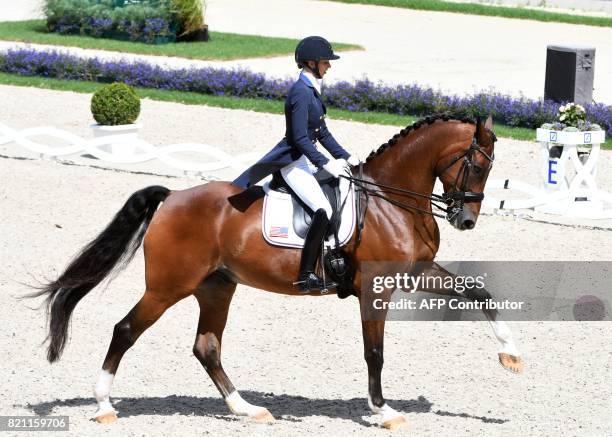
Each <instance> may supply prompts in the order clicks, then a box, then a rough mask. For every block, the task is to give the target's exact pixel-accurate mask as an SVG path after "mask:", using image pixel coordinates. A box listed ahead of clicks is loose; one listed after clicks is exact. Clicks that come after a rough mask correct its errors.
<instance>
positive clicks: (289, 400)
mask: <svg viewBox="0 0 612 437" xmlns="http://www.w3.org/2000/svg"><path fill="white" fill-rule="evenodd" d="M240 394H241V395H242V397H243V398H244V399H245V400H247V401H248V402H250V403H252V404H255V405H260V406H262V407H266V408H268V409H269V410H270V412H271V413H272V414H273V415H274V417H276V418H277V420H286V421H293V422H300V421H301V419H300V418H302V417H308V416H324V417H329V418H332V419H336V418H340V419H348V420H352V421H353V422H356V423H359V424H360V425H363V426H372V425H371V424H370V423H369V422H367V421H365V420H363V418H362V416H367V415H369V414H370V410H369V408H368V405H367V401H366V400H365V399H364V398H352V399H311V398H306V397H303V396H293V395H287V394H279V395H276V394H274V393H261V392H257V391H241V392H240ZM111 400H112V402H113V405H114V406H115V408H116V409H117V410H118V411H119V417H120V418H121V417H130V416H140V415H156V416H159V415H162V416H171V415H175V414H180V415H185V416H192V415H194V416H210V417H216V418H219V419H222V420H229V421H234V420H240V419H238V418H236V417H233V416H231V415H230V412H229V410H228V408H227V406H226V405H225V402H223V400H222V399H221V398H220V397H195V396H176V395H172V396H164V397H142V398H136V397H127V398H121V397H117V398H112V399H111ZM387 402H388V403H389V405H390V406H392V407H393V408H395V409H396V410H399V411H402V412H404V413H432V414H437V415H439V416H452V417H462V418H467V419H474V420H480V421H482V422H484V423H493V424H502V423H506V422H508V420H506V419H497V418H491V417H483V416H474V415H471V414H467V413H463V412H459V413H458V412H450V411H441V410H434V409H432V406H433V403H431V402H430V401H429V400H427V399H426V398H425V397H423V396H419V397H418V399H413V400H393V399H388V400H387ZM71 406H74V407H81V406H91V408H92V411H93V410H95V407H96V402H95V400H94V399H93V398H72V399H65V400H59V399H58V400H55V401H50V402H40V403H37V404H27V405H25V407H26V408H28V409H30V410H32V411H33V412H34V413H36V414H37V415H41V416H46V415H50V414H52V413H53V410H54V409H55V408H56V407H71Z"/></svg>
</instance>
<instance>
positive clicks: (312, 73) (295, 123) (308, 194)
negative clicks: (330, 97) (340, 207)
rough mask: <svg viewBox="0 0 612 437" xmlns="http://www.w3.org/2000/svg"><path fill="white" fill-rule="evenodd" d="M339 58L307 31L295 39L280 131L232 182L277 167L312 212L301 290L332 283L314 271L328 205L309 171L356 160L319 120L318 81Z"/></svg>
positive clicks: (341, 167) (243, 182)
mask: <svg viewBox="0 0 612 437" xmlns="http://www.w3.org/2000/svg"><path fill="white" fill-rule="evenodd" d="M339 58H340V57H339V56H338V55H336V54H334V52H333V50H332V47H331V44H330V43H329V42H328V41H327V40H326V39H325V38H322V37H320V36H309V37H307V38H304V39H303V40H302V41H300V43H299V44H298V45H297V48H296V49H295V62H296V63H297V66H298V68H299V69H301V73H300V77H299V79H298V80H297V81H296V82H295V83H294V84H293V86H292V87H291V89H290V90H289V94H288V95H287V98H286V100H285V122H286V126H287V129H286V133H285V137H284V138H283V139H282V140H281V141H280V142H279V143H278V144H277V145H276V146H275V147H274V148H273V149H272V150H271V151H270V152H268V153H267V154H266V155H265V156H264V157H263V158H262V159H260V160H259V161H258V162H257V163H255V164H254V165H253V166H251V167H250V168H249V169H247V170H246V171H245V172H244V173H243V174H241V175H240V176H239V177H238V178H237V179H236V180H234V182H233V183H234V184H235V185H238V186H240V187H243V188H246V187H248V186H250V185H251V184H255V183H256V182H258V181H260V180H261V179H263V178H264V177H266V176H268V175H270V174H272V173H274V172H276V171H277V170H280V174H281V175H282V177H283V179H284V180H285V182H287V185H289V187H291V189H292V190H293V191H294V192H295V193H296V194H297V195H298V196H299V197H300V199H301V200H302V201H303V202H304V203H305V204H306V205H307V206H308V207H309V208H310V209H311V210H312V211H313V212H314V216H313V218H312V223H311V224H310V228H309V229H308V232H307V234H306V238H305V240H304V247H303V249H302V258H301V261H300V273H299V275H298V279H297V282H296V284H297V285H298V289H299V291H300V293H303V294H306V293H309V292H310V291H315V290H321V289H323V288H324V287H326V286H327V287H328V288H332V287H333V286H335V285H336V284H330V283H329V282H327V283H325V284H324V282H323V280H322V279H321V278H320V277H319V276H317V275H316V273H315V266H316V262H317V258H318V255H319V250H320V249H321V246H322V242H323V238H324V237H325V234H326V231H327V225H328V223H329V219H330V218H331V215H332V208H331V205H330V204H329V202H328V200H327V198H326V197H325V195H324V194H323V191H322V190H321V187H320V186H319V183H318V182H317V180H316V179H315V177H314V176H313V174H314V173H315V172H317V171H318V170H319V169H321V168H323V169H325V170H326V171H327V172H328V173H330V174H331V175H332V176H333V177H335V178H339V177H340V175H341V174H343V173H345V172H346V171H347V170H346V169H347V167H348V165H349V164H350V165H357V164H359V160H358V159H357V158H355V157H353V156H351V155H350V154H349V153H348V152H347V151H346V150H344V149H343V148H342V146H340V144H338V142H337V141H336V140H335V139H334V137H333V136H332V134H331V133H330V132H329V130H328V129H327V126H326V125H325V113H326V109H325V105H324V104H323V101H322V100H321V82H322V79H323V76H324V75H325V73H326V72H327V70H328V69H329V68H331V65H330V62H329V61H331V60H333V59H339ZM317 140H318V141H319V142H320V143H321V144H322V145H323V147H325V149H327V151H328V152H329V153H330V154H331V155H332V157H333V158H332V159H329V158H327V157H326V156H325V155H323V154H322V153H321V152H320V151H318V150H317V145H316V141H317Z"/></svg>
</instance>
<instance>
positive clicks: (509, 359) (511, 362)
mask: <svg viewBox="0 0 612 437" xmlns="http://www.w3.org/2000/svg"><path fill="white" fill-rule="evenodd" d="M499 363H500V364H501V365H502V366H504V369H507V370H509V371H511V372H513V373H523V359H522V358H521V357H515V356H514V355H510V354H506V353H503V352H500V353H499Z"/></svg>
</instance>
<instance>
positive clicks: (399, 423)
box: [383, 416, 408, 431]
mask: <svg viewBox="0 0 612 437" xmlns="http://www.w3.org/2000/svg"><path fill="white" fill-rule="evenodd" d="M383 426H384V427H385V428H387V429H389V430H391V431H395V430H396V429H408V420H407V419H406V418H405V417H404V416H397V417H394V418H393V419H391V420H387V421H386V422H383Z"/></svg>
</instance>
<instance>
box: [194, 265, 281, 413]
mask: <svg viewBox="0 0 612 437" xmlns="http://www.w3.org/2000/svg"><path fill="white" fill-rule="evenodd" d="M235 289H236V283H234V282H231V281H229V280H227V279H226V278H225V277H223V276H222V275H220V274H218V273H213V274H212V275H210V276H209V277H207V278H206V279H205V280H204V282H203V283H202V284H201V285H200V286H199V287H198V290H197V292H196V293H195V297H196V298H197V299H198V303H199V304H200V320H199V322H198V332H197V335H196V340H195V344H194V345H193V353H194V355H195V356H196V358H197V359H198V360H199V361H200V363H201V364H202V366H204V369H206V372H207V373H208V375H209V376H210V378H211V379H212V381H213V383H214V384H215V386H216V387H217V389H218V390H219V392H220V393H221V395H222V396H223V398H224V399H225V402H226V404H227V406H228V407H229V409H230V410H231V411H232V413H234V414H236V415H238V416H248V417H250V418H252V419H254V420H255V421H257V422H271V421H273V420H274V417H273V416H272V414H270V412H269V411H268V410H267V409H266V408H263V407H258V406H255V405H251V404H249V403H248V402H247V401H245V400H244V399H242V397H241V396H240V394H239V393H238V391H237V390H236V388H235V387H234V385H233V384H232V383H231V381H230V380H229V378H228V376H227V375H226V374H225V371H224V370H223V366H222V364H221V340H222V337H223V330H224V329H225V323H226V321H227V313H228V311H229V306H230V302H231V301H232V297H233V295H234V291H235Z"/></svg>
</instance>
